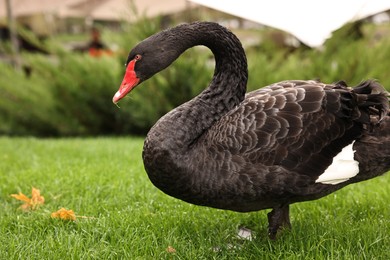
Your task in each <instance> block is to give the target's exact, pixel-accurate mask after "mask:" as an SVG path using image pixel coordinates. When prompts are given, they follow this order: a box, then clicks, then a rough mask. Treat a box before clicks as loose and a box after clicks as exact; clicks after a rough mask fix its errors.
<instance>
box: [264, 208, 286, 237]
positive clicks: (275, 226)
mask: <svg viewBox="0 0 390 260" xmlns="http://www.w3.org/2000/svg"><path fill="white" fill-rule="evenodd" d="M284 228H287V229H291V223H290V207H289V205H288V204H287V205H284V206H282V207H280V208H274V209H273V210H272V211H271V212H270V213H268V237H269V238H270V239H272V240H275V239H276V235H277V233H278V231H279V230H281V229H284Z"/></svg>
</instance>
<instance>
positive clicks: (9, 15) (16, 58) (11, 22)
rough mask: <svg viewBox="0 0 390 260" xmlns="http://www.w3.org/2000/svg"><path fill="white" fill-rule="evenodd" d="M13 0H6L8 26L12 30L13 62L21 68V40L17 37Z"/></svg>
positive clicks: (16, 66)
mask: <svg viewBox="0 0 390 260" xmlns="http://www.w3.org/2000/svg"><path fill="white" fill-rule="evenodd" d="M11 1H12V0H5V5H6V10H7V21H8V28H9V32H10V39H11V50H12V53H11V55H12V62H13V64H14V66H15V68H16V69H20V68H21V66H20V59H19V42H18V38H17V32H16V27H15V18H14V16H13V13H12V5H11Z"/></svg>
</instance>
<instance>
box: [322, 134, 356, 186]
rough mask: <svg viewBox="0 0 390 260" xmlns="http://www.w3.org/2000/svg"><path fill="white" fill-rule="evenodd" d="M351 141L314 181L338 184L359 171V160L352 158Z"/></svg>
mask: <svg viewBox="0 0 390 260" xmlns="http://www.w3.org/2000/svg"><path fill="white" fill-rule="evenodd" d="M354 142H355V141H353V142H352V143H351V144H350V145H347V146H346V147H344V148H343V150H341V152H340V153H339V154H337V155H336V156H335V157H334V158H333V161H332V164H331V165H329V167H328V168H327V169H326V170H325V172H324V173H323V174H321V175H320V176H319V177H318V179H317V180H316V183H318V182H320V183H323V184H332V185H335V184H339V183H341V182H344V181H347V180H349V179H350V178H352V177H354V176H356V175H357V174H358V173H359V162H358V161H355V160H354V153H355V151H354V150H353V144H354Z"/></svg>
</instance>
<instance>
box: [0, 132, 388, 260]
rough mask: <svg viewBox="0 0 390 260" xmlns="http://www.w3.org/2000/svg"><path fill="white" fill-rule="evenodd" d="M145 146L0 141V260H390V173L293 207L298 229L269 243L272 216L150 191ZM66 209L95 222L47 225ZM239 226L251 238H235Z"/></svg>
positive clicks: (121, 141) (137, 142)
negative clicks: (38, 202)
mask: <svg viewBox="0 0 390 260" xmlns="http://www.w3.org/2000/svg"><path fill="white" fill-rule="evenodd" d="M142 144H143V140H142V139H140V138H86V139H34V138H6V137H3V138H0V160H1V163H0V208H1V210H0V259H390V207H389V201H390V192H389V188H388V187H389V184H390V175H389V174H387V175H385V176H382V177H379V178H376V179H373V180H370V181H368V182H365V183H359V184H355V185H351V186H349V187H347V188H344V189H343V190H341V191H338V192H336V193H334V194H331V195H330V196H328V197H326V198H323V199H320V200H317V201H313V202H305V203H300V204H295V205H293V206H292V208H291V217H292V224H293V229H292V231H287V232H285V233H284V234H283V235H282V236H281V237H280V238H279V239H278V240H277V241H270V240H268V238H267V237H266V226H267V220H266V213H267V211H260V212H254V213H246V214H242V213H235V212H230V211H222V210H216V209H210V208H205V207H198V206H193V205H190V204H187V203H184V202H181V201H179V200H176V199H174V198H171V197H168V196H166V195H165V194H163V193H162V192H160V191H159V190H157V189H156V188H154V187H153V185H152V184H151V183H150V181H149V180H148V178H147V175H146V173H145V172H144V170H143V165H142V160H141V150H142ZM31 187H36V188H38V189H40V190H41V194H42V195H43V196H44V197H45V200H46V201H45V204H44V205H43V206H42V207H40V208H39V209H38V210H36V211H33V212H22V211H21V210H20V209H18V207H19V206H20V204H21V203H19V201H17V200H15V199H14V198H12V197H10V194H13V193H18V192H20V191H21V192H23V193H25V194H26V195H30V192H31ZM61 207H65V208H67V209H73V210H74V211H75V213H76V215H79V216H88V217H91V218H89V219H80V218H79V219H77V220H76V221H75V222H67V221H61V220H56V219H51V218H50V213H51V212H53V211H56V210H58V209H59V208H61ZM241 226H245V227H247V228H250V229H252V230H253V231H254V233H255V235H256V237H255V239H253V240H252V241H248V240H239V239H237V238H236V233H237V230H238V228H239V227H241ZM168 246H172V247H173V248H175V249H176V253H168V252H167V251H166V249H167V247H168ZM216 248H218V250H216Z"/></svg>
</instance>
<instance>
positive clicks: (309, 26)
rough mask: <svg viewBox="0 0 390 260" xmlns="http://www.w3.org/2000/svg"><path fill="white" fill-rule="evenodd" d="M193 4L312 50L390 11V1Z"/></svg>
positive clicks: (206, 0)
mask: <svg viewBox="0 0 390 260" xmlns="http://www.w3.org/2000/svg"><path fill="white" fill-rule="evenodd" d="M190 1H191V2H194V3H198V4H201V5H203V6H207V7H210V8H213V9H216V10H220V11H222V12H226V13H229V14H233V15H235V16H238V17H242V18H245V19H247V20H251V21H254V22H258V23H261V24H264V25H267V26H271V27H274V28H278V29H281V30H283V31H286V32H289V33H291V34H292V35H294V36H295V37H297V38H298V39H299V40H301V41H302V42H303V43H305V44H307V45H308V46H312V47H316V46H320V45H322V44H323V43H324V41H325V40H326V39H327V38H329V37H330V35H331V33H332V32H333V31H335V30H337V29H338V28H340V27H341V26H343V25H344V24H345V23H347V22H350V21H354V20H359V19H362V18H365V17H368V16H371V15H374V14H377V13H380V12H383V11H386V10H389V9H390V0H327V1H319V0H270V1H265V0H262V1H256V0H239V1H237V0H190Z"/></svg>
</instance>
